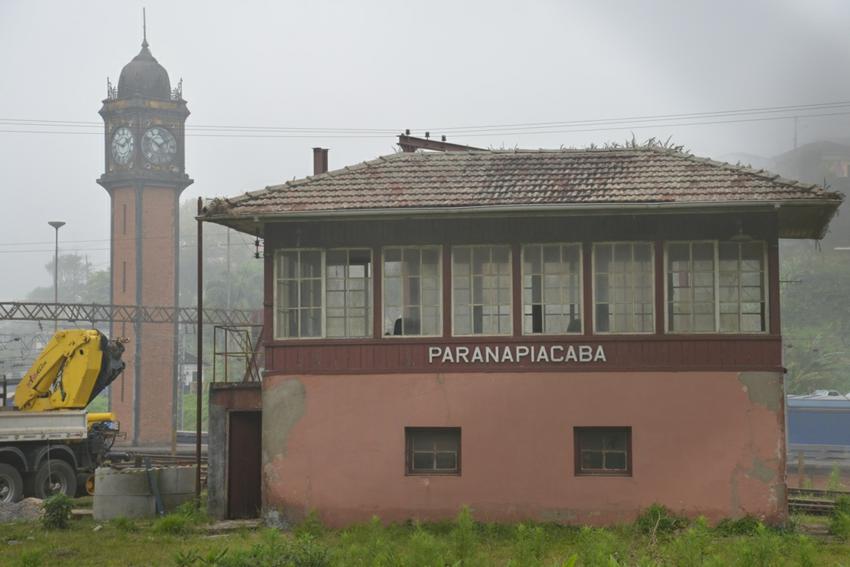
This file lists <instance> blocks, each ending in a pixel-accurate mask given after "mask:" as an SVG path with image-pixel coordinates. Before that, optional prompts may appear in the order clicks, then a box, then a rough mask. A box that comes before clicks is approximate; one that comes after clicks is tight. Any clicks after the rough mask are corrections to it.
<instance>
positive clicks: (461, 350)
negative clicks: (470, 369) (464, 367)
mask: <svg viewBox="0 0 850 567" xmlns="http://www.w3.org/2000/svg"><path fill="white" fill-rule="evenodd" d="M467 356H469V347H465V346H459V347H457V351H456V352H455V358H456V359H457V361H458V362H460V361H461V359H463V361H464V362H465V363H466V364H469V360H468V359H467V358H466V357H467Z"/></svg>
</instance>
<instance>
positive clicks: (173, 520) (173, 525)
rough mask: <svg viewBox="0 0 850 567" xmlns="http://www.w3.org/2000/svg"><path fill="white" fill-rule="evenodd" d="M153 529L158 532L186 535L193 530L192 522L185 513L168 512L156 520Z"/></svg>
mask: <svg viewBox="0 0 850 567" xmlns="http://www.w3.org/2000/svg"><path fill="white" fill-rule="evenodd" d="M153 531H154V533H157V534H171V535H186V534H189V533H191V532H192V524H191V522H190V520H189V518H187V517H186V516H184V515H183V514H168V515H167V516H163V517H162V518H159V519H157V520H156V522H154V524H153Z"/></svg>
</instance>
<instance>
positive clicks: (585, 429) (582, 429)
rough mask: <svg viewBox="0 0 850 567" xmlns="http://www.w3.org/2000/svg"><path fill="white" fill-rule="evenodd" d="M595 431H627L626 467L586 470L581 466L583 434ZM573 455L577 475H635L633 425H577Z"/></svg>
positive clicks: (574, 428) (574, 432) (574, 431)
mask: <svg viewBox="0 0 850 567" xmlns="http://www.w3.org/2000/svg"><path fill="white" fill-rule="evenodd" d="M594 431H601V432H612V431H619V432H625V433H626V468H625V469H623V470H619V469H608V470H606V469H589V470H585V469H583V468H582V466H581V450H582V449H581V434H582V433H590V432H594ZM573 455H574V460H575V475H576V476H619V477H630V476H633V468H632V428H631V426H577V427H573Z"/></svg>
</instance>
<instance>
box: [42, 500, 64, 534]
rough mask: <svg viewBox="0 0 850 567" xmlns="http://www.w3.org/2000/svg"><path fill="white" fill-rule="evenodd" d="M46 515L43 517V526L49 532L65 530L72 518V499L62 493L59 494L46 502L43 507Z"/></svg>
mask: <svg viewBox="0 0 850 567" xmlns="http://www.w3.org/2000/svg"><path fill="white" fill-rule="evenodd" d="M41 506H42V508H43V509H44V515H43V516H42V517H41V523H42V525H43V526H44V527H45V528H47V529H48V530H64V529H66V528H67V527H68V520H69V519H70V518H71V507H72V502H71V499H70V498H68V497H67V496H65V495H64V494H62V493H57V494H54V495H53V496H51V497H50V498H48V499H47V500H45V501H44V503H43V504H42V505H41Z"/></svg>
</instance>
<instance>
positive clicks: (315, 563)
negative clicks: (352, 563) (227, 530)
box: [199, 529, 331, 567]
mask: <svg viewBox="0 0 850 567" xmlns="http://www.w3.org/2000/svg"><path fill="white" fill-rule="evenodd" d="M261 539H262V541H261V542H260V543H255V544H254V545H252V546H251V547H250V548H249V549H247V550H244V549H243V550H237V551H236V552H234V553H228V552H227V550H226V549H225V550H221V551H213V552H211V553H210V554H208V556H207V557H201V558H199V559H200V561H201V563H202V564H204V565H215V566H216V567H255V566H259V565H262V566H263V567H329V566H330V564H331V554H330V551H329V550H328V548H327V547H326V546H324V545H322V544H321V543H319V542H318V541H316V539H315V538H313V537H312V536H310V535H307V534H304V535H301V536H298V537H294V538H282V537H280V534H279V533H277V530H273V529H270V530H266V531H265V532H264V533H263V535H262V536H261Z"/></svg>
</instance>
